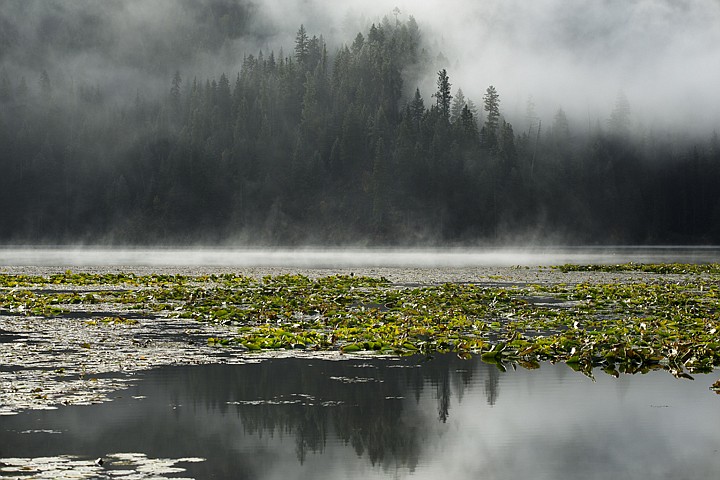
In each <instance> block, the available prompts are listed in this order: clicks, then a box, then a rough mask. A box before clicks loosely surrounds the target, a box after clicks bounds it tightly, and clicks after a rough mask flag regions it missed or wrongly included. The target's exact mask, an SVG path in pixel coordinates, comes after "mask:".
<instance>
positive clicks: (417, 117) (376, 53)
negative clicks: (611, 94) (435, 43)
mask: <svg viewBox="0 0 720 480" xmlns="http://www.w3.org/2000/svg"><path fill="white" fill-rule="evenodd" d="M213 41H215V40H213ZM330 50H331V49H330V48H329V47H328V45H327V44H326V42H325V41H324V39H323V37H322V36H315V35H312V36H311V34H310V33H308V32H307V31H306V30H305V28H304V27H303V26H301V27H300V29H299V30H298V31H297V35H296V39H295V44H294V48H293V49H292V50H291V51H289V52H287V53H283V52H282V51H280V52H278V53H277V54H276V53H275V52H258V53H257V54H256V55H247V56H245V57H244V59H243V62H242V68H241V69H240V71H239V72H237V73H235V74H234V75H233V74H222V75H220V76H219V78H186V77H184V76H183V75H182V74H181V72H180V70H179V69H178V71H177V72H176V73H175V75H173V77H172V78H171V79H168V80H169V81H168V84H169V87H168V89H167V93H166V94H165V95H164V96H162V98H154V97H151V98H148V97H146V96H145V95H146V93H144V92H143V89H142V88H139V89H138V91H137V95H136V97H135V99H134V101H131V102H128V103H127V104H118V102H117V101H116V100H115V99H114V95H113V92H111V91H107V89H106V88H104V87H103V86H102V85H86V84H83V83H81V82H77V83H72V84H70V85H67V84H63V85H56V84H54V82H53V78H52V77H51V75H50V74H49V73H48V72H47V71H43V72H42V73H41V74H40V75H39V78H37V79H34V78H26V77H24V76H21V77H20V78H15V77H13V75H12V72H7V71H4V72H0V106H1V110H0V112H1V113H0V202H1V204H2V212H3V214H2V216H1V217H0V240H2V241H4V242H6V243H12V242H77V241H86V242H102V241H114V242H117V243H139V244H142V243H154V242H161V243H181V242H187V241H191V242H217V241H230V242H232V241H237V242H243V243H250V244H254V243H258V244H259V243H272V244H301V243H333V244H347V243H371V244H431V243H454V244H473V243H480V242H504V241H507V239H508V238H510V239H513V241H515V242H517V243H524V242H535V241H538V240H546V241H549V242H569V243H642V242H650V243H717V242H718V241H720V197H719V196H718V190H717V187H716V186H717V185H718V184H720V142H719V141H718V138H717V135H714V136H713V137H712V138H710V139H706V140H703V141H699V142H698V141H692V142H691V141H690V140H689V139H683V138H679V137H677V136H675V137H672V136H667V135H664V136H652V135H650V134H648V135H645V136H643V137H638V136H636V135H634V133H633V132H632V131H631V128H630V118H631V114H632V113H631V109H630V105H629V102H628V101H627V99H626V98H625V97H623V96H622V95H619V96H618V101H617V104H616V105H615V107H614V109H613V112H612V115H611V116H610V118H609V119H608V121H607V123H606V124H598V125H597V126H596V127H594V128H590V129H584V130H583V131H582V132H579V131H578V130H577V129H576V128H574V126H573V125H571V124H570V123H569V122H568V119H567V116H566V115H565V114H564V112H563V111H562V110H558V112H557V114H556V115H555V116H554V118H552V119H551V120H550V121H547V120H546V121H545V123H542V122H541V119H540V118H538V117H537V115H536V114H535V113H534V111H533V109H532V108H531V107H532V105H529V108H528V114H527V118H525V119H519V121H517V122H516V123H517V124H522V125H523V127H522V131H517V130H515V129H514V128H513V125H512V124H511V123H510V122H509V121H508V118H506V117H505V115H503V111H502V104H503V98H502V97H501V95H500V93H499V91H498V90H497V89H496V88H495V87H493V86H490V87H487V89H486V90H485V95H484V96H483V98H482V101H481V102H479V105H476V104H475V103H473V102H472V101H471V100H469V99H467V98H466V97H465V95H464V94H463V92H462V89H460V88H455V89H453V85H452V83H451V77H450V73H451V72H448V70H446V69H442V70H440V71H439V72H437V90H436V91H435V92H433V93H432V95H431V96H428V97H423V95H422V94H421V92H420V90H419V89H417V88H416V87H415V86H414V85H411V84H409V82H408V78H410V77H409V76H408V75H407V72H420V71H424V70H427V69H429V68H432V67H431V66H430V65H431V64H432V62H431V61H430V59H429V55H428V54H427V52H425V51H424V50H423V49H422V47H421V38H420V31H419V29H418V26H417V24H416V23H415V21H414V19H412V17H411V18H410V20H409V21H407V22H404V23H403V22H398V21H397V20H394V21H390V20H388V19H385V20H384V21H383V22H381V23H380V24H374V25H372V26H371V27H370V29H369V30H368V31H367V32H364V33H358V34H357V36H356V37H355V38H354V40H353V41H352V42H351V43H349V44H348V45H344V46H342V47H340V48H338V49H333V50H332V51H330Z"/></svg>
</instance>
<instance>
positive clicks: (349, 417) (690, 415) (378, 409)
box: [0, 356, 720, 479]
mask: <svg viewBox="0 0 720 480" xmlns="http://www.w3.org/2000/svg"><path fill="white" fill-rule="evenodd" d="M139 377H140V378H139V380H138V382H137V384H136V385H135V386H133V387H132V388H130V389H129V390H127V391H123V392H120V393H119V395H120V396H121V398H116V399H115V401H113V402H111V403H107V404H101V405H92V406H83V407H64V408H60V409H58V410H55V411H31V412H25V413H22V414H20V415H16V416H13V417H6V418H2V419H0V425H1V426H2V428H0V445H2V447H0V461H4V460H2V458H5V459H7V458H10V457H13V458H18V457H20V458H26V459H32V458H36V457H48V456H53V455H76V456H80V457H82V458H86V459H93V458H96V457H103V456H106V455H108V454H110V453H112V452H142V453H143V454H144V455H146V456H147V457H148V458H166V459H172V458H176V459H177V458H185V457H187V458H196V457H200V458H204V459H206V461H203V462H197V463H188V464H184V465H182V468H184V469H186V471H185V472H183V473H182V476H184V477H191V476H192V477H195V478H258V479H275V478H386V477H388V476H391V477H395V478H418V479H425V478H428V479H430V478H480V477H482V478H490V479H493V478H497V479H500V478H513V477H514V478H533V479H556V478H563V477H565V478H580V477H582V478H589V479H592V478H608V477H611V476H616V477H617V478H638V479H640V478H643V479H644V478H686V479H687V478H697V479H701V478H702V479H705V478H717V477H718V474H719V473H720V461H718V459H717V458H718V455H717V453H718V449H720V432H719V431H718V429H717V425H720V403H718V402H719V401H720V398H718V396H717V395H713V394H712V392H709V391H708V390H707V384H708V383H710V382H707V381H703V380H700V381H695V382H691V381H682V380H677V379H675V378H673V377H671V376H670V375H667V373H664V372H658V373H650V374H647V375H641V376H621V377H620V378H619V379H614V378H612V377H609V376H605V375H603V374H601V373H600V374H598V377H597V381H595V382H593V381H592V380H590V379H588V378H587V377H584V376H582V375H580V374H578V373H575V372H573V371H571V370H570V369H569V368H568V367H566V366H564V365H543V366H542V367H541V368H540V369H539V370H535V371H526V370H522V369H520V370H517V371H513V370H512V369H511V370H509V371H508V372H506V373H502V372H500V371H499V370H498V369H497V368H496V367H495V366H493V365H488V364H485V363H482V362H481V361H480V360H479V359H477V358H475V359H471V360H467V361H463V360H460V359H458V358H457V357H454V356H438V357H436V358H434V359H432V360H429V361H426V360H424V359H417V358H400V359H370V360H368V359H350V360H345V361H329V360H319V359H308V358H304V359H300V358H283V359H273V360H267V361H263V362H259V363H256V364H245V365H208V366H193V367H174V368H164V369H160V370H155V371H150V372H146V373H144V374H142V375H140V376H139ZM28 431H35V432H34V433H28ZM47 431H52V432H61V433H60V434H57V433H54V434H52V435H50V434H48V433H45V432H47ZM5 463H7V462H5Z"/></svg>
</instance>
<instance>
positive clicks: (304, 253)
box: [0, 247, 720, 269]
mask: <svg viewBox="0 0 720 480" xmlns="http://www.w3.org/2000/svg"><path fill="white" fill-rule="evenodd" d="M718 261H720V248H718V247H707V248H697V247H685V248H683V247H654V248H653V247H577V248H522V249H521V248H516V249H475V250H473V249H392V248H368V249H354V248H342V249H341V248H337V249H327V248H304V249H282V248H281V249H259V248H258V249H229V248H227V249H223V248H194V249H191V248H187V249H185V248H175V249H172V248H171V249H140V248H5V249H0V265H2V266H45V267H63V266H68V267H69V266H74V267H91V266H127V267H132V266H148V267H227V268H251V267H280V268H283V267H287V268H308V269H313V268H319V269H330V268H373V267H395V268H471V267H510V266H550V265H562V264H566V263H575V264H590V263H593V264H598V263H602V264H614V263H625V262H636V263H663V262H664V263H674V262H682V263H708V262H718Z"/></svg>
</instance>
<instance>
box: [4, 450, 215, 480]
mask: <svg viewBox="0 0 720 480" xmlns="http://www.w3.org/2000/svg"><path fill="white" fill-rule="evenodd" d="M204 461H205V459H203V458H193V457H188V458H178V459H170V458H148V457H147V456H146V455H145V454H142V453H113V454H110V455H107V456H105V457H103V458H98V459H89V458H83V457H79V456H75V455H59V456H56V457H38V458H0V476H5V474H14V475H16V478H36V479H41V478H47V479H56V478H79V479H82V478H107V479H109V478H125V479H134V480H142V479H150V478H153V479H164V478H174V479H179V478H181V477H177V476H176V474H178V473H182V472H185V468H182V467H180V466H179V464H183V463H197V462H204ZM165 475H172V477H167V476H165Z"/></svg>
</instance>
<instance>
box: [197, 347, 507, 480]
mask: <svg viewBox="0 0 720 480" xmlns="http://www.w3.org/2000/svg"><path fill="white" fill-rule="evenodd" d="M417 363H418V359H417V358H402V359H397V360H390V361H388V360H382V359H377V360H376V359H372V360H346V361H323V360H308V359H275V360H271V361H265V362H261V363H258V364H248V365H241V366H238V367H226V368H218V369H208V370H206V371H204V369H200V370H196V371H197V372H198V373H197V374H196V375H197V376H195V375H193V374H192V373H190V372H191V371H192V369H188V374H189V375H193V376H194V377H195V378H193V379H188V382H192V383H188V384H191V385H195V389H194V390H193V392H192V393H191V394H190V395H192V396H194V397H196V398H195V400H194V401H195V403H196V404H197V403H199V402H203V403H205V404H206V405H207V404H209V406H210V407H211V408H214V409H218V410H220V411H222V412H226V413H227V414H229V415H232V414H233V413H235V414H237V415H238V416H239V417H240V419H241V420H242V425H243V430H244V432H245V433H247V434H252V435H263V434H269V435H275V434H279V435H294V436H295V441H296V453H297V456H298V460H299V461H300V462H301V463H302V462H304V461H305V460H306V458H307V456H308V454H309V453H322V452H323V451H324V450H325V448H326V446H327V440H328V437H329V435H330V434H332V433H334V434H335V435H337V437H338V438H339V439H340V440H341V441H342V442H344V443H345V444H346V445H349V446H351V447H352V448H353V449H354V451H355V452H356V453H357V455H359V456H362V455H366V456H367V458H368V459H369V460H370V461H371V462H372V464H373V465H381V466H383V468H385V469H389V468H390V467H392V466H396V465H403V466H405V467H407V468H409V469H410V470H413V469H414V468H415V467H416V465H417V464H418V461H419V458H420V455H421V453H422V448H421V446H422V443H423V438H424V435H426V434H428V432H431V431H433V428H431V427H432V425H431V424H430V422H432V421H433V420H432V419H431V417H429V416H427V415H423V414H422V412H419V411H418V410H416V409H413V408H407V407H408V406H410V405H411V404H410V403H408V402H412V401H413V400H414V401H415V403H416V404H418V403H419V402H420V399H421V398H422V396H423V395H422V394H423V391H424V390H425V389H426V388H434V390H435V397H436V399H437V412H438V417H437V418H438V420H439V421H441V422H446V421H447V419H448V418H449V417H450V415H451V413H452V412H451V399H452V395H453V394H456V395H458V397H460V396H462V394H463V393H464V391H465V389H466V387H467V386H468V384H470V383H472V382H473V379H475V378H476V377H478V376H479V375H484V376H485V389H486V393H487V397H488V403H490V404H491V405H493V404H494V403H495V402H496V400H497V397H498V392H497V389H498V385H499V382H498V378H499V372H498V371H497V370H496V368H495V367H494V366H491V365H485V364H483V363H482V362H480V361H479V359H473V360H461V359H458V358H457V357H456V356H453V355H443V356H438V357H435V358H433V359H432V360H429V361H421V364H420V365H417ZM475 383H477V380H475ZM228 401H230V402H231V405H228V404H227V402H228Z"/></svg>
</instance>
